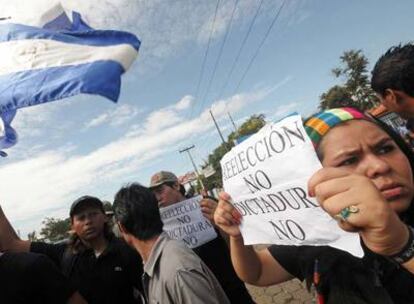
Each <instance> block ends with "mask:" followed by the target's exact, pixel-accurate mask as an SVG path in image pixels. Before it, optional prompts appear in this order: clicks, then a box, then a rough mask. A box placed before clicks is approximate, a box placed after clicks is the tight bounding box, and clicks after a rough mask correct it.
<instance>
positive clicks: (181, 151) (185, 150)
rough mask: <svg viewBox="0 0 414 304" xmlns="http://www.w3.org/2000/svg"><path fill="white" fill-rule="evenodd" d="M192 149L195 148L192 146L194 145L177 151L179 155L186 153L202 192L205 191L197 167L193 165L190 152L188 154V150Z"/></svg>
mask: <svg viewBox="0 0 414 304" xmlns="http://www.w3.org/2000/svg"><path fill="white" fill-rule="evenodd" d="M194 147H195V146H194V145H192V146H190V147H187V148H184V149H182V150H179V151H180V153H183V152H187V153H188V156H189V157H190V161H191V163H192V164H193V167H194V171H195V173H196V175H197V179H198V182H199V183H200V185H201V188H202V189H203V190H205V188H204V184H203V181H202V180H201V178H200V173H198V169H197V166H196V164H195V162H194V159H193V156H192V155H191V152H190V150H191V149H193V148H194Z"/></svg>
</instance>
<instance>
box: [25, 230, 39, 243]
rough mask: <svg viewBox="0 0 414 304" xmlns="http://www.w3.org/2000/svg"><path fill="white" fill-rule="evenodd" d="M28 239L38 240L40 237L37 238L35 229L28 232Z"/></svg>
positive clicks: (31, 240)
mask: <svg viewBox="0 0 414 304" xmlns="http://www.w3.org/2000/svg"><path fill="white" fill-rule="evenodd" d="M27 239H28V240H29V241H30V242H35V241H38V240H39V239H38V238H37V235H36V231H35V230H33V231H32V232H29V233H28V234H27Z"/></svg>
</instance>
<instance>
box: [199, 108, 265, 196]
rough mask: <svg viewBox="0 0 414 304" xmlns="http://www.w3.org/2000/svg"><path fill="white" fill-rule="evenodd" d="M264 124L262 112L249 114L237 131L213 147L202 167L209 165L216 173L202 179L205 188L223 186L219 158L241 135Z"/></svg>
mask: <svg viewBox="0 0 414 304" xmlns="http://www.w3.org/2000/svg"><path fill="white" fill-rule="evenodd" d="M265 124H266V120H265V116H264V115H263V114H259V115H257V114H254V115H252V116H250V117H249V118H248V119H247V120H246V121H245V122H244V123H243V124H242V125H241V126H240V127H239V128H237V131H235V132H231V133H230V134H229V136H228V137H227V141H226V142H225V143H222V144H221V145H220V146H218V147H217V148H215V149H214V150H213V152H212V153H211V154H210V155H209V156H208V161H207V162H206V163H205V164H204V166H202V167H203V168H205V167H207V166H208V165H211V166H212V167H213V168H214V170H215V171H216V173H214V174H213V175H212V176H210V177H208V178H206V179H204V180H203V183H204V185H205V186H206V187H207V189H213V188H221V187H223V181H222V180H221V166H220V160H221V159H222V158H223V156H224V154H226V153H227V152H228V151H230V149H231V148H232V147H233V146H234V145H235V140H237V139H238V138H240V137H242V136H246V135H251V134H254V133H256V132H257V131H259V130H260V129H261V128H262V127H263V126H264V125H265Z"/></svg>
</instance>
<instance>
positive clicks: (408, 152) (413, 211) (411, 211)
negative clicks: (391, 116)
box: [371, 117, 414, 225]
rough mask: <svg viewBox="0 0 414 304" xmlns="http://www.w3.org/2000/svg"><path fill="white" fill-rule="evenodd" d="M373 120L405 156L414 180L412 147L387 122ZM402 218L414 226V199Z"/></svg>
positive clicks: (373, 118)
mask: <svg viewBox="0 0 414 304" xmlns="http://www.w3.org/2000/svg"><path fill="white" fill-rule="evenodd" d="M371 118H372V120H373V121H374V122H375V123H376V124H377V125H378V126H379V127H380V128H381V129H382V130H384V131H385V132H386V133H387V134H388V135H389V136H390V137H391V138H392V139H393V140H394V142H395V143H396V144H397V146H398V147H399V148H400V150H401V151H402V152H403V153H404V154H405V156H406V157H407V159H408V161H409V163H410V166H411V171H412V172H413V178H414V153H413V150H412V149H411V147H410V146H409V145H408V144H407V142H406V141H405V140H404V139H403V138H402V137H401V136H400V135H399V134H398V133H397V132H396V131H394V129H392V128H391V127H390V126H389V125H387V124H386V123H385V122H383V121H381V120H380V119H378V118H376V117H371ZM400 217H401V219H402V220H403V221H404V222H405V223H406V224H410V225H413V224H414V198H413V199H412V200H411V204H410V207H409V208H408V210H407V211H405V212H404V213H403V214H401V215H400Z"/></svg>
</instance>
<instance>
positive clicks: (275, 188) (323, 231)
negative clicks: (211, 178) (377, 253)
mask: <svg viewBox="0 0 414 304" xmlns="http://www.w3.org/2000/svg"><path fill="white" fill-rule="evenodd" d="M321 167H322V165H321V163H320V162H319V160H318V158H317V155H316V153H315V150H314V148H313V145H312V142H311V141H310V139H309V137H308V136H307V134H306V131H305V129H304V128H303V125H302V119H301V117H300V115H292V116H289V117H286V118H285V119H283V120H281V121H279V122H278V123H271V124H268V125H266V126H265V127H263V128H262V129H261V130H260V131H259V132H258V133H256V134H254V135H253V136H251V137H250V138H249V139H247V140H245V141H244V142H242V143H241V144H239V145H237V146H236V147H234V148H233V149H231V151H230V152H228V153H227V154H226V155H225V156H224V157H223V159H222V160H221V168H222V174H223V185H224V189H225V191H226V192H227V193H229V194H230V195H231V197H232V199H233V205H234V206H235V207H236V208H237V209H238V211H239V212H240V213H241V214H242V215H243V221H242V225H241V226H240V229H241V232H242V235H243V238H244V243H245V244H246V245H252V244H280V245H315V246H322V245H329V246H332V247H336V248H339V249H341V250H345V251H348V252H350V253H351V254H353V255H355V256H358V257H361V256H363V251H362V248H361V245H360V241H359V236H358V234H357V233H348V232H345V231H343V230H342V229H340V228H339V227H338V224H337V223H336V221H335V220H334V219H332V218H331V217H330V216H329V215H328V214H327V213H326V212H325V211H323V209H322V208H321V207H320V206H319V204H318V202H317V201H316V200H315V199H314V198H311V197H309V196H308V193H307V182H308V180H309V178H310V177H311V176H312V175H313V174H314V173H315V172H316V171H317V170H319V169H320V168H321Z"/></svg>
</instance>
